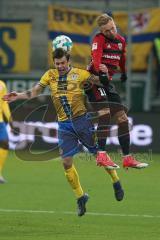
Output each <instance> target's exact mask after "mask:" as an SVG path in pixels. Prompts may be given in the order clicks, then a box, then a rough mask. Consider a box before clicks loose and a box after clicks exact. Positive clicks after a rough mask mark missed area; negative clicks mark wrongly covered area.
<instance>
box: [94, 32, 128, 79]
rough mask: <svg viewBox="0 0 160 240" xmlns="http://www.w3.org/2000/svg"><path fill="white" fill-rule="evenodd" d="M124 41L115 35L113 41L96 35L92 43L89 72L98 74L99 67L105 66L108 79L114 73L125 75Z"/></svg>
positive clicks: (100, 34)
mask: <svg viewBox="0 0 160 240" xmlns="http://www.w3.org/2000/svg"><path fill="white" fill-rule="evenodd" d="M125 63H126V41H125V39H124V37H122V36H121V35H119V34H117V35H116V37H115V38H114V39H108V38H106V37H105V36H104V35H103V34H102V33H98V34H96V36H95V37H94V39H93V42H92V60H91V64H90V66H89V71H91V72H93V73H99V65H100V64H105V65H106V66H107V68H108V73H109V79H110V80H112V76H113V75H114V73H116V72H118V71H119V68H120V72H122V73H125V72H126V68H125Z"/></svg>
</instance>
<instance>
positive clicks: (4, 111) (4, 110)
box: [0, 80, 11, 122]
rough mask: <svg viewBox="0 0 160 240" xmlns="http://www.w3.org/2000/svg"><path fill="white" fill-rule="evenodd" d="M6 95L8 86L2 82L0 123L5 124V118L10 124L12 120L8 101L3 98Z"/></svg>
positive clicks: (0, 87) (0, 88)
mask: <svg viewBox="0 0 160 240" xmlns="http://www.w3.org/2000/svg"><path fill="white" fill-rule="evenodd" d="M5 94H7V88H6V85H5V83H4V82H3V81H1V80H0V122H4V117H5V119H6V120H7V121H8V122H9V121H10V120H11V112H10V109H9V105H8V103H7V102H6V101H3V100H2V97H3V96H4V95H5Z"/></svg>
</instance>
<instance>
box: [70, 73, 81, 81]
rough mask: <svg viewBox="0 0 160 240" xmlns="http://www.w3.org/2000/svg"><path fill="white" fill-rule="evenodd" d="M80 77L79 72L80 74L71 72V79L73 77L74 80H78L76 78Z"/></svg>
mask: <svg viewBox="0 0 160 240" xmlns="http://www.w3.org/2000/svg"><path fill="white" fill-rule="evenodd" d="M78 77H79V74H78V73H72V74H71V79H72V80H76V79H78Z"/></svg>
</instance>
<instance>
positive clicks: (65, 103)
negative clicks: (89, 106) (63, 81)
mask: <svg viewBox="0 0 160 240" xmlns="http://www.w3.org/2000/svg"><path fill="white" fill-rule="evenodd" d="M59 99H60V102H61V104H62V107H63V110H64V112H65V114H66V115H67V117H71V116H72V115H73V112H72V110H71V106H70V105H69V103H68V99H67V97H66V96H60V97H59Z"/></svg>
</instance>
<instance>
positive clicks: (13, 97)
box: [2, 92, 18, 102]
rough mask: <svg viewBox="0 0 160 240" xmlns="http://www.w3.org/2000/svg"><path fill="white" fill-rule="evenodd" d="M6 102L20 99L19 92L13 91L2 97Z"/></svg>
mask: <svg viewBox="0 0 160 240" xmlns="http://www.w3.org/2000/svg"><path fill="white" fill-rule="evenodd" d="M2 99H3V100H4V101H6V102H12V101H15V100H17V99H18V93H17V92H11V93H8V94H6V95H4V96H3V98H2Z"/></svg>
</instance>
